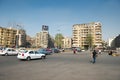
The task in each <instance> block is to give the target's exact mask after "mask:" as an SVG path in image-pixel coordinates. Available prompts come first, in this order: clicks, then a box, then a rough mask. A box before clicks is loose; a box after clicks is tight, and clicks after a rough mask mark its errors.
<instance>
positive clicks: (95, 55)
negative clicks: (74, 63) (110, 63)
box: [92, 50, 98, 64]
mask: <svg viewBox="0 0 120 80" xmlns="http://www.w3.org/2000/svg"><path fill="white" fill-rule="evenodd" d="M97 56H98V55H97V52H96V50H93V52H92V58H93V61H92V62H93V64H94V63H96V57H97Z"/></svg>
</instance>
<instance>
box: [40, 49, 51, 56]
mask: <svg viewBox="0 0 120 80" xmlns="http://www.w3.org/2000/svg"><path fill="white" fill-rule="evenodd" d="M38 52H40V53H41V54H45V55H50V54H51V52H50V51H47V50H46V49H39V50H38Z"/></svg>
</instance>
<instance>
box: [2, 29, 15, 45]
mask: <svg viewBox="0 0 120 80" xmlns="http://www.w3.org/2000/svg"><path fill="white" fill-rule="evenodd" d="M16 33H17V30H15V29H12V28H3V27H0V46H4V47H6V46H8V47H13V46H15V43H16Z"/></svg>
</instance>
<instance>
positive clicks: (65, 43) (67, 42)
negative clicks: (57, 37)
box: [62, 37, 72, 48]
mask: <svg viewBox="0 0 120 80" xmlns="http://www.w3.org/2000/svg"><path fill="white" fill-rule="evenodd" d="M62 42H63V46H62V48H71V47H72V39H71V38H69V37H64V39H63V40H62Z"/></svg>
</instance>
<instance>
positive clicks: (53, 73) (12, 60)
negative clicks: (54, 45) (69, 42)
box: [0, 52, 120, 80]
mask: <svg viewBox="0 0 120 80" xmlns="http://www.w3.org/2000/svg"><path fill="white" fill-rule="evenodd" d="M90 60H91V58H90V55H89V52H81V53H78V54H76V55H74V54H72V53H60V54H53V55H48V56H47V59H45V60H31V61H19V60H17V59H16V56H0V80H120V57H112V56H109V55H107V54H105V53H103V54H102V55H99V57H98V58H97V63H95V64H92V63H91V62H90Z"/></svg>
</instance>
